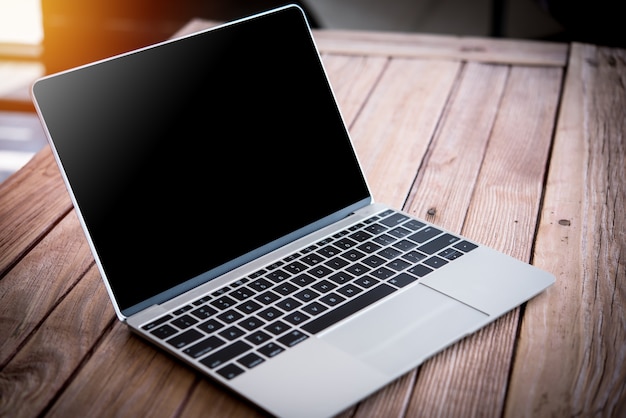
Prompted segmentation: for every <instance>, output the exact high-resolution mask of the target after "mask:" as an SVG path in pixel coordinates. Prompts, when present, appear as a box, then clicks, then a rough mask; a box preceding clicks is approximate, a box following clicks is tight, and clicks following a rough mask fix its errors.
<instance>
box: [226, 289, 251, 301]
mask: <svg viewBox="0 0 626 418" xmlns="http://www.w3.org/2000/svg"><path fill="white" fill-rule="evenodd" d="M229 295H230V296H232V297H233V298H235V299H237V300H238V301H242V300H245V299H248V298H249V297H252V295H254V291H252V290H250V289H248V288H247V287H242V288H240V289H235V290H233V291H232V292H230V293H229Z"/></svg>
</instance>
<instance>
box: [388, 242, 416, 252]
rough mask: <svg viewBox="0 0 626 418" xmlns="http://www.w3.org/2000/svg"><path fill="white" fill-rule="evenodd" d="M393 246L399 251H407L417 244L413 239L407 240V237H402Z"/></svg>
mask: <svg viewBox="0 0 626 418" xmlns="http://www.w3.org/2000/svg"><path fill="white" fill-rule="evenodd" d="M393 246H394V247H395V248H396V249H398V250H400V251H409V250H410V249H412V248H415V247H416V246H417V244H416V243H414V242H413V241H409V240H408V239H403V240H402V241H398V242H396V243H395V244H393Z"/></svg>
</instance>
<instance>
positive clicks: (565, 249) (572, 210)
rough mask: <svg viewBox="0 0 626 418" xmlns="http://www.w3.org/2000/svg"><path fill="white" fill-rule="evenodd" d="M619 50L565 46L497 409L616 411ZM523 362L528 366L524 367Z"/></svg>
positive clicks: (624, 347)
mask: <svg viewBox="0 0 626 418" xmlns="http://www.w3.org/2000/svg"><path fill="white" fill-rule="evenodd" d="M625 81H626V52H625V51H624V50H613V49H605V48H597V47H594V46H590V45H582V44H574V46H573V49H572V55H571V58H570V61H569V66H568V74H567V79H566V84H565V90H564V93H563V103H562V109H561V113H560V116H559V121H558V125H557V132H556V139H555V145H554V150H553V154H552V155H553V156H552V161H551V164H550V172H549V177H548V183H547V188H546V196H545V204H544V209H543V212H542V219H541V225H540V228H539V231H538V237H537V244H536V250H535V263H536V264H537V265H538V266H540V267H542V268H545V269H547V270H549V271H553V272H554V273H555V274H556V275H557V280H556V284H555V286H553V288H551V289H549V290H548V291H547V292H546V293H545V294H544V295H542V296H541V300H540V301H538V303H536V304H529V306H528V307H527V309H526V312H525V316H524V321H523V323H522V328H521V335H520V345H519V350H518V355H517V358H516V361H515V367H514V370H513V375H512V379H511V395H510V401H509V404H508V408H507V411H506V412H507V416H626V313H625V310H624V306H626V279H625V278H626V269H625V265H626V261H625V257H624V256H625V254H626V212H625V210H624V206H625V204H626V202H625V199H626V186H625V183H624V180H625V179H626V161H625V155H626V149H625V148H626V139H625V138H624V132H626V110H625V109H626V88H625V86H626V82H625ZM529 364H530V365H532V367H528V366H529Z"/></svg>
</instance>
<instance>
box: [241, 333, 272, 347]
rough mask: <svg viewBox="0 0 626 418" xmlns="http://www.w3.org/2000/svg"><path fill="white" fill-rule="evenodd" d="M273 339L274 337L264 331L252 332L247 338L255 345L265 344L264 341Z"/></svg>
mask: <svg viewBox="0 0 626 418" xmlns="http://www.w3.org/2000/svg"><path fill="white" fill-rule="evenodd" d="M271 339H272V337H271V336H270V335H269V334H267V333H265V332H263V331H256V332H253V333H252V334H250V335H248V336H247V337H246V340H248V341H250V342H251V343H252V344H254V345H259V344H263V343H264V342H266V341H269V340H271Z"/></svg>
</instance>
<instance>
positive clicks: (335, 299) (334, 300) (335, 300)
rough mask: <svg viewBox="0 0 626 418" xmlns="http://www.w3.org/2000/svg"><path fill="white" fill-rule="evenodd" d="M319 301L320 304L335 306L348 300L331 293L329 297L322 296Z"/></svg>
mask: <svg viewBox="0 0 626 418" xmlns="http://www.w3.org/2000/svg"><path fill="white" fill-rule="evenodd" d="M319 300H320V302H324V303H325V304H326V305H328V306H335V305H337V304H339V303H341V302H343V301H344V300H346V298H344V297H343V296H339V295H338V294H336V293H331V294H329V295H326V296H322V297H321V298H320V299H319Z"/></svg>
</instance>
